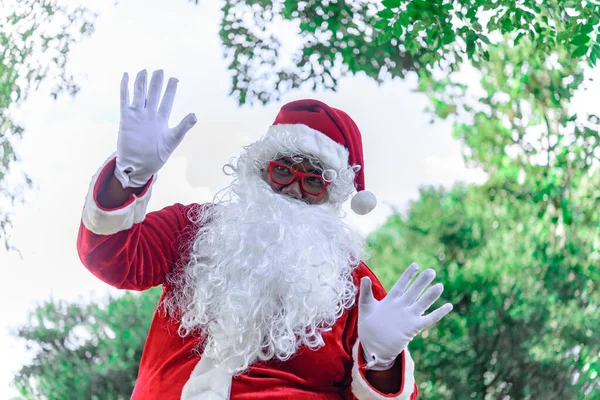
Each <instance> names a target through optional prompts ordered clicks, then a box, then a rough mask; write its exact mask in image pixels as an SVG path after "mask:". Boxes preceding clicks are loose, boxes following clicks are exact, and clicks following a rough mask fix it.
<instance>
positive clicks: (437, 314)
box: [420, 303, 454, 330]
mask: <svg viewBox="0 0 600 400" xmlns="http://www.w3.org/2000/svg"><path fill="white" fill-rule="evenodd" d="M453 308H454V307H453V306H452V304H450V303H446V304H444V305H443V306H441V307H440V308H438V309H437V310H435V311H432V312H431V313H429V314H427V315H425V316H424V317H421V323H420V329H421V330H422V329H425V328H426V327H428V326H430V325H433V324H435V323H436V322H438V321H439V320H440V319H442V318H444V317H445V316H446V314H448V313H449V312H450V311H452V309H453Z"/></svg>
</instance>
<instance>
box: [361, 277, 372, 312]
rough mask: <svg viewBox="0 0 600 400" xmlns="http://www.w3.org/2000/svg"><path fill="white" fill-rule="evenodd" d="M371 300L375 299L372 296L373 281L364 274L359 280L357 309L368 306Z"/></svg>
mask: <svg viewBox="0 0 600 400" xmlns="http://www.w3.org/2000/svg"><path fill="white" fill-rule="evenodd" d="M373 300H375V298H374V297H373V282H371V279H370V278H369V277H366V276H365V277H363V278H362V279H361V280H360V295H359V296H358V307H359V309H360V308H361V307H365V306H368V305H369V304H371V303H372V302H373ZM359 312H360V311H359Z"/></svg>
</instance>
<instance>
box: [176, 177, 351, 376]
mask: <svg viewBox="0 0 600 400" xmlns="http://www.w3.org/2000/svg"><path fill="white" fill-rule="evenodd" d="M242 172H243V171H242ZM256 175H257V174H247V175H245V174H243V173H241V174H240V177H239V178H238V179H236V180H235V181H234V183H233V184H232V185H231V186H230V188H229V189H230V194H231V196H232V199H233V200H232V201H223V202H219V203H217V205H215V206H214V207H210V209H209V210H208V211H205V212H201V213H199V215H198V216H197V221H196V222H197V223H198V225H199V226H200V228H199V231H198V233H197V236H196V239H195V242H194V244H193V248H192V250H191V260H190V262H189V264H188V266H187V267H186V269H185V272H184V273H182V274H180V275H179V276H178V277H175V278H174V281H173V282H172V283H173V284H174V285H175V286H176V287H177V289H176V290H175V291H174V294H173V295H172V296H170V297H168V298H167V299H166V303H165V305H166V307H167V310H168V311H170V312H173V311H175V312H177V314H179V315H180V316H181V330H180V334H181V335H188V334H191V333H193V332H195V331H201V332H203V333H204V334H206V341H205V342H204V349H203V356H204V357H206V356H208V357H211V358H212V359H214V360H216V362H217V363H222V365H223V366H224V367H225V368H226V369H228V370H229V371H230V372H231V373H233V374H238V373H241V372H243V371H244V370H246V369H247V368H248V367H249V366H250V365H251V364H252V363H253V362H255V361H257V360H260V361H267V360H270V359H273V358H276V359H279V360H282V361H285V360H287V359H289V358H290V357H291V356H293V355H294V354H295V353H296V352H297V351H298V349H299V348H300V346H306V347H308V348H309V349H317V348H319V347H321V346H322V345H323V339H322V333H323V332H326V331H328V330H330V329H331V327H332V326H333V324H334V323H335V321H336V320H337V319H338V318H339V317H340V316H341V315H342V314H343V313H344V310H346V309H348V308H350V307H351V306H352V305H353V304H354V301H355V297H356V293H357V288H356V285H355V284H354V282H353V280H352V271H353V270H354V268H355V267H356V265H357V263H358V261H359V260H360V258H361V256H362V249H363V240H362V238H360V237H359V236H358V235H357V234H356V233H355V232H354V231H353V230H352V229H351V228H350V227H348V226H347V225H346V224H345V223H344V221H343V220H342V218H341V217H340V207H339V205H331V204H322V205H309V204H306V203H304V202H301V201H298V200H295V199H292V198H290V197H287V196H285V195H282V194H278V193H275V192H273V190H272V189H271V188H270V187H269V186H268V184H267V183H266V182H264V181H263V180H262V179H260V178H259V177H257V176H256Z"/></svg>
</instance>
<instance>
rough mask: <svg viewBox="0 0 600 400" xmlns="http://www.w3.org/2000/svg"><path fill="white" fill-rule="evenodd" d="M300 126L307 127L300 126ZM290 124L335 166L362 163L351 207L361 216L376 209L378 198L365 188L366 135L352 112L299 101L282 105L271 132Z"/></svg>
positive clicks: (311, 148) (312, 149)
mask: <svg viewBox="0 0 600 400" xmlns="http://www.w3.org/2000/svg"><path fill="white" fill-rule="evenodd" d="M299 125H300V126H302V125H303V128H306V129H300V130H299V129H297V127H298V126H299ZM286 126H287V127H290V128H291V127H292V126H293V127H294V128H293V130H294V131H296V132H299V134H301V135H302V136H303V142H304V144H305V146H306V147H307V149H306V150H307V151H309V152H310V153H311V154H312V155H314V156H316V157H319V158H320V159H322V160H323V161H324V162H325V163H327V164H328V165H330V166H332V167H334V168H344V167H345V168H347V167H349V166H355V165H358V166H360V168H358V169H357V171H356V174H355V177H354V187H355V189H356V191H357V193H356V194H355V195H354V196H353V197H352V200H351V203H350V207H351V208H352V211H354V212H355V213H356V214H359V215H365V214H368V213H370V212H371V211H373V210H374V209H375V207H376V206H377V198H376V197H375V195H374V194H373V193H371V192H369V191H366V190H365V174H364V169H365V168H364V167H365V166H364V160H363V147H362V137H361V134H360V130H359V129H358V126H357V125H356V123H355V122H354V121H353V120H352V118H350V116H349V115H348V114H346V113H345V112H344V111H342V110H338V109H337V108H333V107H330V106H328V105H327V104H325V103H323V102H321V101H318V100H313V99H305V100H296V101H292V102H290V103H287V104H285V105H284V106H283V107H281V110H280V111H279V114H278V115H277V117H276V118H275V122H273V126H272V127H271V128H270V129H269V132H267V135H269V134H276V132H277V131H278V130H279V129H281V128H284V127H286Z"/></svg>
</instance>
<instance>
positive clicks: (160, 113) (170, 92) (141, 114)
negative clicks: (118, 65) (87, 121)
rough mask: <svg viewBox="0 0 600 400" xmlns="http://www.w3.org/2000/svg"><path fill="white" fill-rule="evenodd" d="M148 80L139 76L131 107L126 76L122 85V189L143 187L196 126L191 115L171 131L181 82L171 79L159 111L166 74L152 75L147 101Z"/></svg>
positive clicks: (119, 167)
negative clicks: (176, 97)
mask: <svg viewBox="0 0 600 400" xmlns="http://www.w3.org/2000/svg"><path fill="white" fill-rule="evenodd" d="M147 80H148V73H147V72H146V70H143V71H140V72H139V73H138V74H137V76H136V78H135V84H134V89H133V102H132V103H131V104H129V88H128V83H129V77H128V75H127V73H125V74H124V75H123V79H122V81H121V123H120V125H119V140H118V142H117V167H116V168H115V176H116V177H117V179H118V180H119V182H121V185H122V186H123V188H126V187H142V186H144V185H145V184H146V183H147V182H148V180H149V179H150V178H151V177H152V175H154V174H155V173H157V172H158V170H159V169H161V168H162V166H163V165H164V164H165V162H167V159H168V158H169V156H170V155H171V154H172V153H173V151H174V150H175V148H176V147H177V146H178V145H179V143H181V141H182V140H183V138H184V136H185V134H186V133H187V131H189V130H190V129H191V128H192V127H193V126H194V125H195V124H196V116H195V115H194V114H188V115H187V116H186V117H185V118H184V119H183V120H182V121H181V122H180V123H179V125H177V126H176V127H174V128H169V117H170V116H171V108H172V107H173V100H174V98H175V92H176V90H177V82H178V81H177V79H175V78H171V79H169V82H168V83H167V89H166V90H165V95H164V97H163V99H162V102H161V103H160V107H159V106H158V102H159V100H160V93H161V90H162V85H163V71H162V70H159V71H154V73H153V74H152V79H151V80H150V88H149V90H148V96H147V98H146V81H147Z"/></svg>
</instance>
